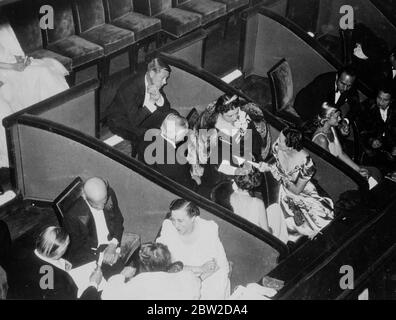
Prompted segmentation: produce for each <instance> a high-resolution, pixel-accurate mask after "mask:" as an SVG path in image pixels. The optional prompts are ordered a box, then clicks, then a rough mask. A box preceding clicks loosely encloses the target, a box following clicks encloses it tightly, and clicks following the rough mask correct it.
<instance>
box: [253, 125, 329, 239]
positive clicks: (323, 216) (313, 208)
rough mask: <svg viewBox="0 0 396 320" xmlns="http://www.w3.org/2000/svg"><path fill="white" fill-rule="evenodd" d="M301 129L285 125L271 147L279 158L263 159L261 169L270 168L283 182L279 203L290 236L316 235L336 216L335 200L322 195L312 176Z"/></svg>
mask: <svg viewBox="0 0 396 320" xmlns="http://www.w3.org/2000/svg"><path fill="white" fill-rule="evenodd" d="M302 139H303V135H302V133H301V132H300V131H298V130H295V129H292V128H285V129H283V130H282V131H281V133H280V134H279V137H278V139H277V140H276V141H275V143H274V145H273V147H272V150H273V154H274V157H275V160H276V162H275V163H274V164H273V165H268V164H266V163H264V162H263V163H261V168H260V171H262V172H265V171H271V172H272V174H273V176H274V177H275V178H276V179H277V180H278V181H279V182H280V184H281V186H280V190H279V204H280V206H281V207H282V209H283V213H284V216H285V219H286V225H287V229H288V233H289V240H290V241H295V240H297V239H298V238H299V237H300V236H301V235H305V236H308V237H310V238H313V237H314V236H315V235H316V234H317V233H318V232H319V231H320V230H321V229H322V228H324V227H325V226H327V225H328V224H329V223H330V222H331V220H332V219H333V218H334V210H333V208H334V206H333V202H332V200H331V199H330V198H328V197H322V196H320V195H319V193H318V191H317V190H316V187H315V186H314V184H313V183H312V181H311V179H312V177H313V175H314V174H315V165H314V163H313V161H312V159H311V157H310V156H309V154H308V153H307V152H306V151H304V150H303V146H302Z"/></svg>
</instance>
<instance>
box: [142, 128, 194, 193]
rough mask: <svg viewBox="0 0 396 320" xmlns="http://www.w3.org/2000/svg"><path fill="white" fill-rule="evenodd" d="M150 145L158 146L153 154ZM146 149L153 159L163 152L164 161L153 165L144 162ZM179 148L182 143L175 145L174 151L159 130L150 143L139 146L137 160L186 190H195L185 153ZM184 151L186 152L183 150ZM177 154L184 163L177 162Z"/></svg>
mask: <svg viewBox="0 0 396 320" xmlns="http://www.w3.org/2000/svg"><path fill="white" fill-rule="evenodd" d="M154 141H155V142H154ZM152 143H155V145H156V146H159V148H158V149H155V152H151V150H153V149H152V147H150V145H151V144H152ZM146 148H150V149H147V150H150V152H148V153H149V154H153V156H155V157H157V154H158V153H162V152H163V157H162V159H163V160H164V161H158V162H155V163H149V162H148V161H146V160H148V159H145V157H144V153H145V150H146ZM180 148H183V143H180V144H179V145H177V146H176V149H175V147H174V146H173V145H172V144H171V143H170V142H169V141H168V140H166V139H164V138H163V137H162V136H161V134H160V130H158V132H157V135H155V137H153V140H152V141H144V142H143V143H141V144H140V147H139V152H138V159H139V160H140V161H142V162H144V163H145V164H146V165H148V166H150V167H152V168H153V169H154V170H156V171H158V172H160V173H161V174H163V175H164V176H166V177H168V178H170V179H172V180H174V181H176V182H178V183H180V184H182V185H184V186H186V187H187V188H190V189H192V190H195V189H196V184H195V182H194V180H193V179H192V178H191V174H190V169H191V167H190V164H189V163H188V162H187V160H186V155H185V153H183V152H181V150H182V149H180ZM185 151H187V150H186V149H185ZM177 153H180V159H182V160H183V161H184V163H180V162H179V161H177V156H176V154H177ZM173 159H174V160H173Z"/></svg>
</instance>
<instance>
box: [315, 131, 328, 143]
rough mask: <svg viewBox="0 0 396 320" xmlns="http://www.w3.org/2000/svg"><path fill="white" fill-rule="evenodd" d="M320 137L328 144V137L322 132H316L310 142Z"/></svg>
mask: <svg viewBox="0 0 396 320" xmlns="http://www.w3.org/2000/svg"><path fill="white" fill-rule="evenodd" d="M320 135H322V136H324V137H325V138H326V140H327V141H328V142H329V143H330V141H329V138H328V137H327V136H326V134H324V133H323V132H318V133H317V134H315V135H314V136H313V138H312V141H314V140H315V139H316V137H318V136H320Z"/></svg>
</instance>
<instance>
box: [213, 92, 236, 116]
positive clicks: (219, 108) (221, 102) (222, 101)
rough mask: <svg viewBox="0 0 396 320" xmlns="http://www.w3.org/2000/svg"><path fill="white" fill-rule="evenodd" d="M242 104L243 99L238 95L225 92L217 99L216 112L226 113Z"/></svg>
mask: <svg viewBox="0 0 396 320" xmlns="http://www.w3.org/2000/svg"><path fill="white" fill-rule="evenodd" d="M240 106H241V101H240V99H239V97H238V96H237V95H233V96H231V95H227V94H224V95H222V96H221V97H220V98H218V99H217V101H216V104H215V110H216V113H221V114H224V113H226V112H228V111H230V110H234V109H236V108H238V107H240Z"/></svg>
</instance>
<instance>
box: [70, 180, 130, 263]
mask: <svg viewBox="0 0 396 320" xmlns="http://www.w3.org/2000/svg"><path fill="white" fill-rule="evenodd" d="M108 195H109V198H108V201H107V203H106V205H105V208H104V210H103V212H104V216H105V220H106V224H107V228H108V230H109V236H108V238H109V240H111V239H112V238H116V239H117V240H118V242H119V243H121V238H122V233H123V231H124V226H123V223H124V218H123V216H122V214H121V211H120V208H119V207H118V201H117V197H116V195H115V193H114V191H113V189H111V188H110V187H109V188H108ZM63 223H64V227H65V229H66V230H67V232H68V233H69V235H70V245H69V249H68V251H67V253H66V257H67V259H68V260H69V261H70V262H71V263H72V264H73V265H74V266H77V265H81V264H83V263H86V262H89V261H92V260H93V258H94V254H93V251H92V249H91V248H96V247H97V246H98V237H97V233H96V226H95V220H94V218H93V216H92V213H91V210H90V209H89V206H88V204H87V202H86V201H85V200H84V198H83V197H80V198H78V200H77V201H76V203H75V204H74V205H73V206H72V207H71V209H70V210H69V211H68V212H67V214H65V216H64V220H63Z"/></svg>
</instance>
